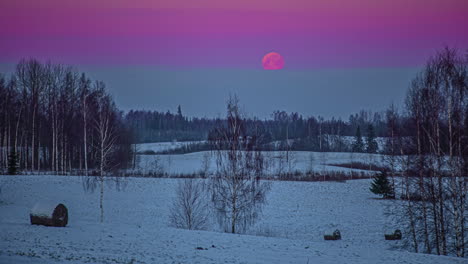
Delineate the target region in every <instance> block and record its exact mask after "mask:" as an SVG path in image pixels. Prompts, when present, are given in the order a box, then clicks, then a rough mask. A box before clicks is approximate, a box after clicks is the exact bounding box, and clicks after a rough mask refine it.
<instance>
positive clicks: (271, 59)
mask: <svg viewBox="0 0 468 264" xmlns="http://www.w3.org/2000/svg"><path fill="white" fill-rule="evenodd" d="M262 64H263V68H264V69H265V70H280V69H282V68H283V66H284V60H283V56H281V54H279V53H276V52H270V53H268V54H266V55H265V56H263V59H262Z"/></svg>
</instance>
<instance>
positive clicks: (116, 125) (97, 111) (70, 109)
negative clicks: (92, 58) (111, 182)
mask: <svg viewBox="0 0 468 264" xmlns="http://www.w3.org/2000/svg"><path fill="white" fill-rule="evenodd" d="M0 118H1V121H0V147H1V149H0V150H1V151H0V168H2V169H3V170H5V169H6V167H7V163H8V155H9V153H10V152H12V150H14V152H15V153H16V154H17V159H18V165H19V168H20V170H22V171H30V172H37V171H50V172H53V173H67V172H70V171H72V170H80V171H81V172H82V173H83V174H86V175H87V174H88V172H89V171H90V170H96V174H102V173H103V171H105V170H109V169H112V168H123V167H126V166H127V162H128V160H129V158H130V157H131V154H130V151H131V149H130V144H129V143H130V142H129V140H128V138H129V137H128V132H127V131H126V130H125V128H124V126H123V123H122V120H121V119H122V114H121V113H120V112H119V111H118V109H117V108H116V106H115V104H114V102H113V100H112V98H111V96H110V95H109V94H108V93H107V91H106V89H105V85H104V83H102V82H99V81H96V82H92V81H91V80H90V79H89V78H88V77H86V75H85V74H84V73H83V74H79V73H78V72H76V71H75V70H73V69H72V68H70V67H65V66H62V65H54V64H50V63H47V64H42V63H40V62H39V61H37V60H34V59H31V60H22V61H21V62H20V63H18V65H17V66H16V69H15V71H14V73H12V74H11V75H10V76H9V77H8V76H5V75H1V76H0Z"/></svg>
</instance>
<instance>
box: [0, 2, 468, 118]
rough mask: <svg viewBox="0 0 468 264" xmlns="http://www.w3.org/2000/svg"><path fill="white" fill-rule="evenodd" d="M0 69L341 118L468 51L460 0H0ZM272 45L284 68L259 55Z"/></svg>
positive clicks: (180, 98)
mask: <svg viewBox="0 0 468 264" xmlns="http://www.w3.org/2000/svg"><path fill="white" fill-rule="evenodd" d="M0 9H1V10H2V16H0V25H1V26H0V36H2V37H1V41H0V51H1V52H0V70H3V71H8V70H12V69H13V67H14V64H15V63H17V62H18V61H19V60H20V59H21V58H37V59H39V60H41V61H49V60H50V61H52V62H55V63H63V64H68V65H74V66H76V67H77V68H78V69H79V70H80V71H85V72H87V73H88V74H89V75H90V76H92V77H93V78H95V79H100V80H103V81H105V82H106V83H107V85H108V88H109V90H110V91H111V92H112V93H113V94H114V99H115V100H116V102H117V103H118V105H119V106H120V107H121V108H122V109H124V110H128V109H131V108H133V109H154V110H161V111H166V110H172V111H175V110H176V108H177V105H179V104H181V105H182V109H183V110H184V112H185V113H186V114H188V115H191V116H216V115H219V114H222V113H223V112H224V102H225V100H226V99H227V97H228V95H229V94H230V93H236V94H238V96H239V97H240V100H241V103H242V104H243V105H244V106H245V110H246V111H247V112H250V113H252V115H256V116H259V117H266V116H268V115H269V114H270V113H271V112H272V111H273V110H277V109H279V110H286V111H298V112H301V113H303V114H305V115H311V114H314V115H318V114H320V115H323V116H331V115H335V116H342V117H346V116H348V115H349V114H350V113H351V112H357V111H359V110H361V109H371V110H382V109H383V108H385V106H387V105H388V104H390V103H391V102H396V103H398V102H402V100H403V97H404V94H405V91H406V89H407V87H408V84H409V82H410V80H411V78H413V77H414V75H415V74H416V72H417V71H418V70H420V69H421V67H422V66H423V65H424V63H425V61H426V60H427V59H428V58H429V57H430V56H431V55H433V54H434V53H435V52H436V51H437V50H440V49H442V48H443V47H444V46H449V47H453V48H458V49H460V50H462V51H465V50H467V49H468V34H467V28H468V15H467V14H468V1H466V0H391V1H389V0H380V1H375V0H346V1H339V0H315V1H312V0H237V1H227V0H198V1H187V0H186V1H182V0H161V1H158V0H82V1H71V0H42V1H34V0H3V1H1V3H0ZM269 52H277V53H280V54H281V55H282V57H283V58H284V67H283V69H281V70H275V71H266V70H264V69H263V67H262V63H261V61H262V57H263V56H264V55H265V54H267V53H269Z"/></svg>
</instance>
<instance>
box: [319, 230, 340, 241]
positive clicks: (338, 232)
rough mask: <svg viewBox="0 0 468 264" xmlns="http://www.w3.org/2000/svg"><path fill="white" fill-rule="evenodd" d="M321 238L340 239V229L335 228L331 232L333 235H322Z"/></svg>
mask: <svg viewBox="0 0 468 264" xmlns="http://www.w3.org/2000/svg"><path fill="white" fill-rule="evenodd" d="M323 239H325V240H341V233H340V230H338V229H336V230H335V231H334V232H333V235H324V236H323Z"/></svg>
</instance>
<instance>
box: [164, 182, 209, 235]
mask: <svg viewBox="0 0 468 264" xmlns="http://www.w3.org/2000/svg"><path fill="white" fill-rule="evenodd" d="M176 192H177V193H176V199H175V201H174V204H173V207H172V209H171V214H170V222H171V224H172V225H173V226H174V227H177V228H184V229H196V230H201V229H205V228H206V224H207V220H208V208H207V199H206V192H205V191H204V187H203V182H201V181H200V180H197V179H185V180H181V181H179V184H178V186H177V191H176Z"/></svg>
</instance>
